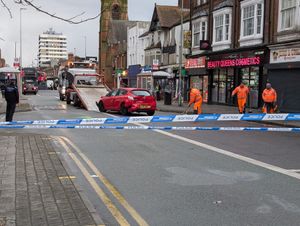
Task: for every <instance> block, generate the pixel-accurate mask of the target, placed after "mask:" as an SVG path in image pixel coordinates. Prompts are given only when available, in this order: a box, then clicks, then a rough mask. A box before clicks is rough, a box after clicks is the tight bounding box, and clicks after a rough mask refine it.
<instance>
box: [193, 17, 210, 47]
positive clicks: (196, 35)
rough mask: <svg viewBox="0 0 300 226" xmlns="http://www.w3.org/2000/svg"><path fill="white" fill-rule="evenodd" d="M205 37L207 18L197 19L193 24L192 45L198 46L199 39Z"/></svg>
mask: <svg viewBox="0 0 300 226" xmlns="http://www.w3.org/2000/svg"><path fill="white" fill-rule="evenodd" d="M206 37H207V18H205V21H203V19H202V20H200V21H199V20H198V21H196V22H194V24H193V47H198V46H200V40H205V39H206Z"/></svg>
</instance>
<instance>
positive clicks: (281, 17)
mask: <svg viewBox="0 0 300 226" xmlns="http://www.w3.org/2000/svg"><path fill="white" fill-rule="evenodd" d="M269 7H270V9H272V10H271V18H272V21H273V23H271V25H270V26H269V27H268V28H269V30H270V32H271V35H270V45H269V46H268V47H269V49H270V64H269V66H268V79H269V81H270V82H271V83H272V85H273V87H275V89H276V90H277V93H278V105H279V109H280V110H282V111H285V112H299V111H300V89H299V85H300V76H299V75H300V2H299V1H298V0H276V1H271V4H270V6H269Z"/></svg>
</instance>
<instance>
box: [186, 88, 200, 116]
mask: <svg viewBox="0 0 300 226" xmlns="http://www.w3.org/2000/svg"><path fill="white" fill-rule="evenodd" d="M202 101H203V99H202V95H201V92H200V90H199V89H197V88H196V87H195V86H193V88H191V90H190V101H189V107H190V106H191V105H192V104H194V114H198V115H199V114H201V113H202Z"/></svg>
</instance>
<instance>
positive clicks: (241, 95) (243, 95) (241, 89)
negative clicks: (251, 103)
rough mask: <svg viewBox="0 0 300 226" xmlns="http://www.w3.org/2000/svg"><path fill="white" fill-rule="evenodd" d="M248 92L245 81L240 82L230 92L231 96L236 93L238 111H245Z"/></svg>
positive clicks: (241, 112)
mask: <svg viewBox="0 0 300 226" xmlns="http://www.w3.org/2000/svg"><path fill="white" fill-rule="evenodd" d="M248 94H249V88H248V87H247V86H246V84H245V82H242V83H241V84H240V85H239V86H238V87H236V88H235V89H234V90H233V92H232V95H231V96H232V97H234V96H235V95H237V99H238V108H239V113H240V114H243V113H246V103H247V98H248Z"/></svg>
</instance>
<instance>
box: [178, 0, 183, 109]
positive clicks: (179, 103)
mask: <svg viewBox="0 0 300 226" xmlns="http://www.w3.org/2000/svg"><path fill="white" fill-rule="evenodd" d="M182 54H183V0H181V9H180V46H179V82H178V106H182V88H183V87H182Z"/></svg>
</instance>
